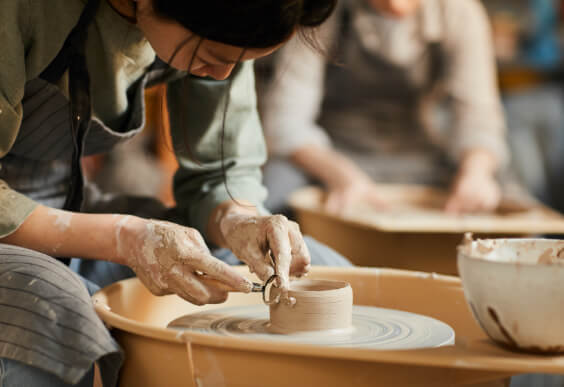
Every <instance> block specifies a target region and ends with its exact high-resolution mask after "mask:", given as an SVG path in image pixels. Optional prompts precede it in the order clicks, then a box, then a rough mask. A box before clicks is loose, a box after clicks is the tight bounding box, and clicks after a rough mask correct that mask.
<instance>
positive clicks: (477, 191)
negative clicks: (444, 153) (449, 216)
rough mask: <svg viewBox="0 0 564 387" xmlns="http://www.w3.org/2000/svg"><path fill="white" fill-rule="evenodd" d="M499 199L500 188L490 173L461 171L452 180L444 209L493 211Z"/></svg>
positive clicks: (458, 211) (452, 210)
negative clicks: (452, 183)
mask: <svg viewBox="0 0 564 387" xmlns="http://www.w3.org/2000/svg"><path fill="white" fill-rule="evenodd" d="M500 200H501V188H500V186H499V184H498V182H497V180H496V178H495V176H493V175H492V174H491V173H487V172H483V171H480V170H465V171H461V172H460V173H459V174H458V176H457V177H456V179H455V181H454V185H453V187H452V189H451V192H450V195H449V198H448V200H447V203H446V205H445V210H446V211H447V212H450V213H471V212H488V211H494V210H495V209H496V208H497V207H498V205H499V202H500Z"/></svg>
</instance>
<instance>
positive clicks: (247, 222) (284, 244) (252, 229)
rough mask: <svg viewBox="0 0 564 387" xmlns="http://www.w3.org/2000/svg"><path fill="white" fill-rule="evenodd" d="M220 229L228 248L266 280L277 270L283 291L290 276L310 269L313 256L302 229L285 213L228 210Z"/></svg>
mask: <svg viewBox="0 0 564 387" xmlns="http://www.w3.org/2000/svg"><path fill="white" fill-rule="evenodd" d="M220 229H221V232H222V234H223V238H224V240H225V242H226V244H227V247H228V248H229V249H231V251H232V252H233V253H234V254H235V255H236V256H237V258H239V259H240V260H241V261H243V262H245V263H246V264H247V265H248V266H249V269H250V270H251V272H254V273H256V275H257V276H258V277H259V278H260V279H261V280H262V281H266V280H268V279H269V278H270V277H271V276H272V275H273V274H274V270H275V269H276V274H278V276H279V283H278V284H277V285H278V286H279V287H280V288H281V289H282V292H283V294H284V292H287V290H288V286H289V276H296V277H300V276H302V275H304V274H306V273H307V272H308V271H309V268H310V262H311V258H310V255H309V251H308V249H307V246H306V244H305V242H304V240H303V237H302V234H301V232H300V228H299V226H298V224H297V223H296V222H292V221H290V220H288V219H287V218H286V217H284V216H282V215H272V216H255V215H251V214H245V213H238V212H233V213H227V214H225V215H224V216H223V218H222V219H221V221H220ZM271 256H272V258H271ZM273 261H274V262H273ZM273 264H274V266H273Z"/></svg>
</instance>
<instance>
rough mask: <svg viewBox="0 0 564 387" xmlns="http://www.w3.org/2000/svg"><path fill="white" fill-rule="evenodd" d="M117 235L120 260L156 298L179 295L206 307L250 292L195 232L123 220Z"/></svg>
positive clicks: (164, 224) (135, 219)
mask: <svg viewBox="0 0 564 387" xmlns="http://www.w3.org/2000/svg"><path fill="white" fill-rule="evenodd" d="M115 235H116V250H117V253H118V256H120V258H121V260H122V261H123V262H125V263H126V264H127V265H128V266H129V267H131V268H132V269H133V271H135V273H136V274H137V276H138V277H139V279H140V280H141V282H143V284H144V285H145V286H146V287H147V288H148V289H149V290H150V291H151V293H153V294H155V295H157V296H160V295H165V294H171V293H175V294H177V295H178V296H180V297H182V298H184V299H185V300H187V301H189V302H191V303H193V304H196V305H203V304H214V303H221V302H224V301H225V300H226V299H227V294H228V292H229V291H240V292H245V293H248V292H250V291H251V287H252V284H251V282H250V281H249V280H247V279H245V278H244V277H243V276H242V275H241V274H239V273H237V271H236V270H234V268H232V267H231V266H229V265H228V264H226V263H225V262H222V261H220V260H219V259H217V258H215V257H213V256H212V255H211V254H210V251H209V249H208V247H207V246H206V243H205V242H204V239H203V238H202V236H201V234H200V233H199V232H198V231H197V230H195V229H193V228H189V227H183V226H180V225H177V224H174V223H170V222H163V221H156V220H146V219H142V218H138V217H134V216H123V217H122V218H121V219H120V220H119V221H118V222H117V223H116V232H115Z"/></svg>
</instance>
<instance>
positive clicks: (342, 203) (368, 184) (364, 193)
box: [325, 177, 387, 214]
mask: <svg viewBox="0 0 564 387" xmlns="http://www.w3.org/2000/svg"><path fill="white" fill-rule="evenodd" d="M358 202H361V203H366V204H369V205H371V206H372V207H373V208H376V209H384V208H386V207H387V205H386V203H385V202H384V201H383V200H382V198H381V195H380V194H379V192H378V187H377V186H376V184H374V183H373V182H372V181H371V180H370V179H369V178H365V177H359V178H354V179H350V180H348V181H343V182H340V183H339V184H331V185H329V186H328V192H327V198H326V200H325V209H326V210H327V211H328V212H330V213H333V214H339V213H343V212H344V211H346V210H347V209H348V208H349V207H350V206H351V205H352V204H354V203H358Z"/></svg>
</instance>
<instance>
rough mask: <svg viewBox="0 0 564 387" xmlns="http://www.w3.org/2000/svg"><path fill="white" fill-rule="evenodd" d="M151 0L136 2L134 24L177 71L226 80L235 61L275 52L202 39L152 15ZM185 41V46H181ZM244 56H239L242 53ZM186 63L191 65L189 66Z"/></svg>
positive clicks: (177, 25)
mask: <svg viewBox="0 0 564 387" xmlns="http://www.w3.org/2000/svg"><path fill="white" fill-rule="evenodd" d="M151 3H152V2H151V0H138V2H137V25H138V27H139V28H140V29H141V30H142V31H143V33H144V34H145V37H146V38H147V40H148V41H149V43H150V44H151V46H152V47H153V49H154V50H155V52H156V53H157V55H158V56H159V58H161V59H162V60H164V61H167V62H169V61H170V59H171V58H172V56H173V55H174V53H175V51H176V50H177V49H178V48H179V47H181V49H180V50H179V51H178V52H177V53H176V54H175V55H174V59H173V61H172V62H169V64H170V65H171V66H172V67H174V68H176V69H179V70H185V71H187V70H188V67H189V66H190V69H189V70H190V73H191V74H193V75H196V76H200V77H206V76H208V77H211V78H214V79H217V80H223V79H226V78H227V77H228V76H229V75H230V74H231V71H232V70H233V68H234V67H235V65H236V64H237V63H238V62H242V61H246V60H250V59H257V58H260V57H263V56H266V55H269V54H271V53H272V52H274V51H276V49H278V48H279V47H280V46H281V44H280V45H278V46H275V47H270V48H264V49H243V48H241V47H236V46H231V45H228V44H223V43H219V42H216V41H212V40H206V39H202V38H201V37H199V36H198V35H195V34H194V33H192V32H191V31H189V30H187V29H186V28H184V27H183V26H182V25H181V24H179V23H177V22H175V21H172V20H169V19H163V18H161V17H159V16H157V15H156V14H155V13H154V12H153V8H152V4H151ZM185 42H187V43H186V44H183V43H185ZM243 51H244V55H243V56H241V55H242V54H243ZM190 62H192V63H191V64H190Z"/></svg>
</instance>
